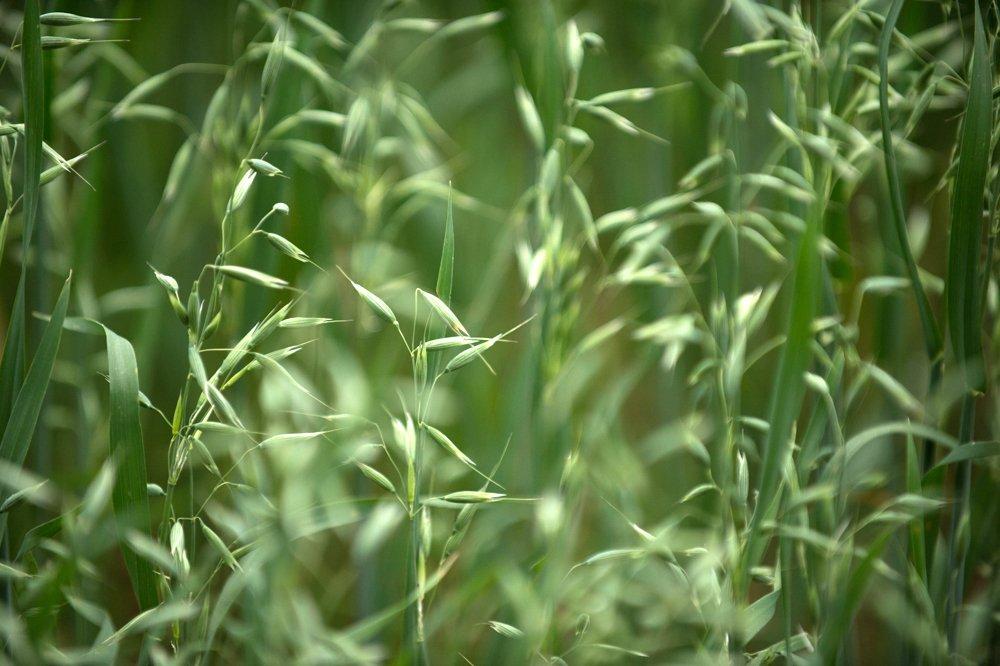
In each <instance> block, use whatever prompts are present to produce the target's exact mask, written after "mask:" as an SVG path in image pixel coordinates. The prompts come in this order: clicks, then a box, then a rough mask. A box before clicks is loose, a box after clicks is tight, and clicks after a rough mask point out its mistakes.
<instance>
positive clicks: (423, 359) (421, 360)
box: [413, 345, 427, 387]
mask: <svg viewBox="0 0 1000 666" xmlns="http://www.w3.org/2000/svg"><path fill="white" fill-rule="evenodd" d="M413 367H414V370H415V371H416V376H417V378H416V379H417V386H420V387H422V386H424V385H426V384H427V348H426V347H424V346H423V345H419V346H418V347H417V348H416V349H414V350H413Z"/></svg>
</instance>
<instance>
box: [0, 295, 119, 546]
mask: <svg viewBox="0 0 1000 666" xmlns="http://www.w3.org/2000/svg"><path fill="white" fill-rule="evenodd" d="M69 287H70V278H67V279H66V282H65V284H64V285H63V288H62V292H61V293H60V294H59V300H58V301H56V307H55V309H54V310H53V311H52V318H51V319H50V320H49V323H48V324H47V325H46V326H45V331H44V333H42V339H41V342H39V343H38V349H37V351H36V352H35V356H34V358H33V359H32V361H31V367H29V368H28V374H27V376H26V377H25V379H24V384H23V385H22V386H21V389H20V390H19V391H18V392H17V397H16V398H15V400H14V403H13V405H12V407H11V411H10V418H9V419H8V421H7V425H6V427H5V428H4V431H3V439H2V440H0V460H3V461H4V462H7V463H10V464H12V465H14V466H16V467H20V466H21V465H23V464H24V459H25V457H26V456H27V455H28V447H29V446H31V438H32V435H33V434H34V432H35V425H36V424H37V423H38V415H39V414H40V413H41V411H42V403H43V402H44V401H45V390H46V389H47V388H48V385H49V377H50V376H51V374H52V366H53V365H54V364H55V361H56V353H57V352H58V351H59V340H60V339H61V338H62V329H63V320H64V319H65V318H66V309H67V307H69ZM136 409H138V406H137V407H136ZM8 496H9V492H8V491H7V490H3V491H2V492H0V501H2V500H4V499H6V498H7V497H8ZM6 526H7V516H6V515H0V540H2V539H3V538H4V537H5V536H6Z"/></svg>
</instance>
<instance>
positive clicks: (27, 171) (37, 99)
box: [21, 0, 45, 272]
mask: <svg viewBox="0 0 1000 666" xmlns="http://www.w3.org/2000/svg"><path fill="white" fill-rule="evenodd" d="M38 17H39V13H38V0H27V2H26V3H25V5H24V33H23V35H22V40H23V41H22V47H21V59H22V60H21V62H22V66H23V68H24V134H25V147H24V232H23V236H22V245H23V247H24V252H25V255H27V251H28V246H29V245H30V244H31V235H32V232H33V231H34V228H35V221H36V220H37V219H38V201H39V200H38V190H39V188H40V186H41V177H42V137H43V136H44V134H45V128H44V127H43V124H44V108H45V102H44V94H45V93H44V90H45V80H44V72H43V69H42V33H41V26H40V24H39V18H38ZM25 265H26V264H22V267H21V271H22V272H23V271H24V270H25Z"/></svg>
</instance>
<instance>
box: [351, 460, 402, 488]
mask: <svg viewBox="0 0 1000 666" xmlns="http://www.w3.org/2000/svg"><path fill="white" fill-rule="evenodd" d="M354 464H355V465H357V467H358V469H359V470H361V473H362V474H364V475H365V476H366V477H368V478H369V479H371V480H372V481H374V482H375V483H376V484H378V485H379V486H381V487H382V488H385V489H386V490H388V491H389V492H390V493H392V494H394V495H395V494H396V486H395V485H394V484H393V482H392V481H390V480H389V477H387V476H386V475H385V474H383V473H382V472H380V471H378V470H377V469H375V468H374V467H372V466H370V465H366V464H364V463H363V462H356V463H354Z"/></svg>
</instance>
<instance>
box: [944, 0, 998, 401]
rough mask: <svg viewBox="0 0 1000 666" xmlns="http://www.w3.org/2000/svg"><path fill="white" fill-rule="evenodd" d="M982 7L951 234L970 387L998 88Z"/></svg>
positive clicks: (954, 311)
mask: <svg viewBox="0 0 1000 666" xmlns="http://www.w3.org/2000/svg"><path fill="white" fill-rule="evenodd" d="M974 4H975V7H976V21H975V37H974V40H973V41H974V43H973V53H972V60H971V63H970V68H971V73H970V76H969V94H968V100H967V102H966V109H965V118H964V119H963V120H962V133H961V136H960V139H959V148H958V155H957V158H958V168H957V170H956V172H955V184H954V187H953V189H952V197H951V229H950V230H949V234H948V273H947V279H946V281H945V300H946V305H947V310H948V327H949V334H950V338H951V347H952V351H953V353H954V355H955V359H956V360H957V361H958V363H959V365H960V366H961V370H962V374H963V377H964V378H965V382H966V388H968V389H970V390H971V389H975V388H977V386H976V385H977V384H978V383H979V382H977V381H975V380H974V378H973V377H972V376H971V372H972V365H973V364H975V363H976V361H977V359H978V358H979V355H980V354H981V351H982V342H981V338H980V335H981V332H980V324H979V322H980V316H981V313H980V311H979V297H978V293H979V279H978V272H979V271H978V268H979V254H980V244H981V241H982V218H983V191H984V190H985V188H986V175H987V170H988V167H989V156H990V136H991V133H992V115H993V110H992V101H991V95H992V83H991V80H990V79H991V70H990V62H989V54H988V53H987V46H986V34H985V31H984V29H983V20H982V16H981V14H980V11H979V3H974Z"/></svg>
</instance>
